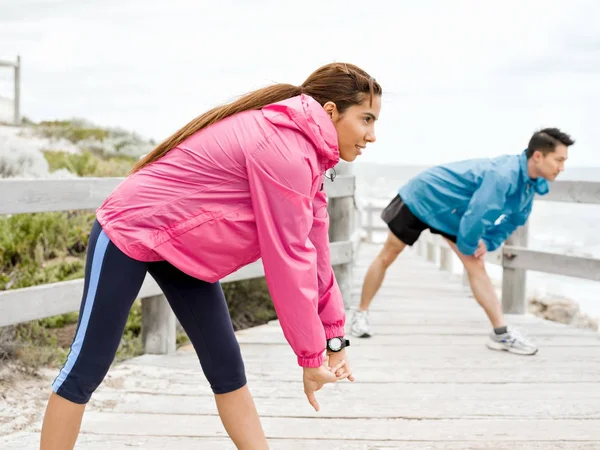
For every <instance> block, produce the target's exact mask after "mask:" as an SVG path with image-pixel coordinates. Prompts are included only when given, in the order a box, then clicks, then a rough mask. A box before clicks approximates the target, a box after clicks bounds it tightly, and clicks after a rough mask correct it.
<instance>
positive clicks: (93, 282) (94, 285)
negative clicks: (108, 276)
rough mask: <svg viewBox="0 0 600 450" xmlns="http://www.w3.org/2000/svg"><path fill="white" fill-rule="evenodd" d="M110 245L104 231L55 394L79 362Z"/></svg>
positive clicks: (53, 385) (95, 249)
mask: <svg viewBox="0 0 600 450" xmlns="http://www.w3.org/2000/svg"><path fill="white" fill-rule="evenodd" d="M109 243H110V239H109V238H108V236H107V235H106V234H105V233H104V231H102V232H101V233H100V234H99V235H98V239H97V240H96V247H95V248H94V256H93V258H92V270H91V271H90V281H89V286H88V292H87V296H86V298H85V306H84V307H83V315H82V317H81V320H80V324H79V329H78V330H77V334H76V335H75V339H74V340H73V344H71V351H70V352H69V357H68V358H67V362H66V363H65V365H64V366H63V368H62V369H61V371H60V373H59V374H58V377H56V380H54V383H52V388H53V390H54V392H58V390H59V389H60V387H61V386H62V384H63V383H64V382H65V380H66V379H67V377H68V376H69V373H71V370H73V366H74V365H75V363H76V362H77V358H78V357H79V352H81V347H82V346H83V340H84V338H85V334H86V332H87V328H88V324H89V322H90V314H91V313H92V308H93V307H94V300H95V299H96V292H97V290H98V280H99V279H100V270H101V269H102V262H103V261H104V254H105V253H106V248H107V247H108V244H109Z"/></svg>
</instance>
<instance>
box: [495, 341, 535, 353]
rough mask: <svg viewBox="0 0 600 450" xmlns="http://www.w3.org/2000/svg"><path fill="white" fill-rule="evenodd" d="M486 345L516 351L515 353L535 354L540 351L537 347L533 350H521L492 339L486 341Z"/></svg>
mask: <svg viewBox="0 0 600 450" xmlns="http://www.w3.org/2000/svg"><path fill="white" fill-rule="evenodd" d="M486 345H487V348H489V349H491V350H497V351H504V352H509V353H514V354H515V355H526V356H531V355H535V354H536V353H537V352H538V349H537V348H536V349H535V350H533V351H531V350H529V351H527V350H519V349H518V348H514V347H505V346H504V345H502V344H501V343H499V342H495V341H492V340H491V339H490V340H489V341H488V342H487V343H486Z"/></svg>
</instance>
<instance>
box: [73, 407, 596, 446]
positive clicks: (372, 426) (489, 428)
mask: <svg viewBox="0 0 600 450" xmlns="http://www.w3.org/2000/svg"><path fill="white" fill-rule="evenodd" d="M173 419H174V418H173V417H172V416H169V415H168V414H144V415H132V414H122V413H103V412H96V411H88V412H86V415H85V419H84V421H83V424H82V431H83V432H84V433H86V432H88V433H94V434H103V435H129V436H132V435H133V436H139V435H141V436H198V437H208V436H211V437H220V436H222V433H223V431H222V425H221V421H220V420H219V418H218V416H201V417H196V416H194V415H186V414H179V415H177V420H173ZM261 421H262V424H263V427H264V429H265V434H266V435H267V437H268V438H271V439H290V438H292V439H319V438H322V437H323V436H327V438H328V439H354V440H365V439H366V440H371V439H372V440H409V439H410V440H440V441H442V440H448V438H449V437H451V439H453V440H473V441H508V440H534V441H535V440H570V441H579V440H581V441H589V440H600V420H597V419H592V420H582V421H579V420H560V419H559V420H544V419H536V420H531V421H529V420H519V421H514V420H510V419H487V420H484V419H481V420H461V419H459V420H403V419H371V418H368V419H367V418H365V419H352V420H351V421H349V420H345V419H334V418H331V419H328V420H320V419H319V418H318V414H317V413H307V417H306V418H286V417H265V418H262V420H261Z"/></svg>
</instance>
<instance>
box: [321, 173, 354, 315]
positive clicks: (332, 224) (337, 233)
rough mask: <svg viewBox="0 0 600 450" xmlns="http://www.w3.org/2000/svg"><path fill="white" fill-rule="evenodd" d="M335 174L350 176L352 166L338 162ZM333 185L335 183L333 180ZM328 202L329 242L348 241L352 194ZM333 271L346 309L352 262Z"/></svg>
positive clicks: (350, 289) (350, 285) (352, 201)
mask: <svg viewBox="0 0 600 450" xmlns="http://www.w3.org/2000/svg"><path fill="white" fill-rule="evenodd" d="M335 174H336V175H335V176H336V177H343V176H352V166H351V165H350V164H349V163H347V162H344V161H340V162H339V163H338V164H337V165H336V166H335ZM327 181H328V180H327ZM333 183H335V179H334V180H333ZM328 201H329V203H328V205H327V211H328V213H329V241H330V242H340V241H349V240H350V236H351V235H352V229H351V228H352V214H353V211H354V192H352V196H349V197H341V198H332V199H329V200H328ZM353 259H354V258H353ZM333 271H334V273H335V278H336V280H337V283H338V285H339V287H340V291H341V292H342V296H343V298H344V304H345V306H346V308H348V307H349V306H350V304H351V301H352V261H351V262H348V263H345V264H339V265H336V266H334V267H333Z"/></svg>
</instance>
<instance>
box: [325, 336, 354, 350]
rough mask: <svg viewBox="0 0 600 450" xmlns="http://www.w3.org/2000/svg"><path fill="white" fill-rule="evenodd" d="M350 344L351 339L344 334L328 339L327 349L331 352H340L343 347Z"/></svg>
mask: <svg viewBox="0 0 600 450" xmlns="http://www.w3.org/2000/svg"><path fill="white" fill-rule="evenodd" d="M348 346H350V341H349V340H348V339H345V338H344V337H342V336H340V337H333V338H331V339H327V350H329V351H330V352H339V351H340V350H341V349H343V348H345V347H348Z"/></svg>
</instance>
